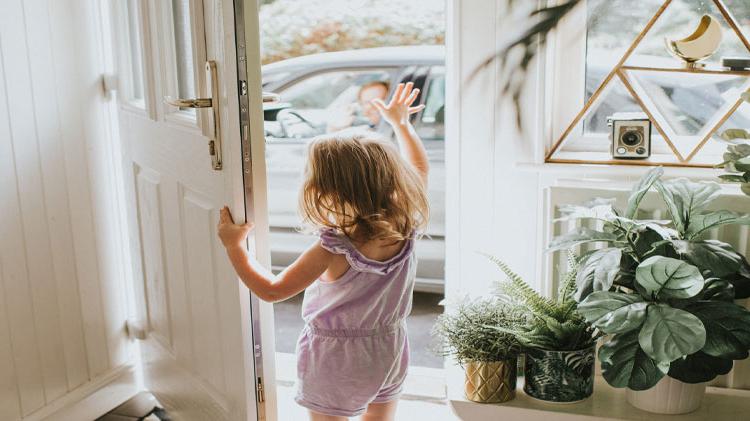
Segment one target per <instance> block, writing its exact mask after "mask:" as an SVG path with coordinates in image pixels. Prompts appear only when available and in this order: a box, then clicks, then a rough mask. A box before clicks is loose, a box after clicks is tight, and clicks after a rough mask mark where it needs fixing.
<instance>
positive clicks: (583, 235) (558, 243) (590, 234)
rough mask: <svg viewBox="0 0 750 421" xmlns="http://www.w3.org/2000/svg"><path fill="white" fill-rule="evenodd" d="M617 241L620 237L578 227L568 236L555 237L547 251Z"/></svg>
mask: <svg viewBox="0 0 750 421" xmlns="http://www.w3.org/2000/svg"><path fill="white" fill-rule="evenodd" d="M617 239H618V236H617V235H616V234H614V233H611V232H603V231H596V230H592V229H591V228H586V227H578V228H576V229H575V230H573V231H571V232H569V233H567V234H563V235H561V236H559V237H555V238H554V239H553V240H552V241H551V242H550V244H549V248H548V249H547V251H555V250H562V249H567V248H570V247H573V246H577V245H579V244H583V243H591V242H595V241H607V242H612V241H616V240H617Z"/></svg>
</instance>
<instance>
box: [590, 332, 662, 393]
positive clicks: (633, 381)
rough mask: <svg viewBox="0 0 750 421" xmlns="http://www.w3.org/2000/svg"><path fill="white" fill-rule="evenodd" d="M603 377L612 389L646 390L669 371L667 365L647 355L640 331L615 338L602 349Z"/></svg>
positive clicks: (600, 357) (600, 355)
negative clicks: (639, 340)
mask: <svg viewBox="0 0 750 421" xmlns="http://www.w3.org/2000/svg"><path fill="white" fill-rule="evenodd" d="M599 361H601V364H602V376H604V379H605V380H606V381H607V383H609V384H610V385H611V386H613V387H629V388H631V389H633V390H646V389H650V388H652V387H654V385H656V383H658V382H659V380H661V378H662V377H664V375H665V374H666V373H667V371H668V370H669V364H668V363H657V362H656V361H654V360H652V359H651V358H649V357H648V355H646V353H645V352H643V350H642V349H641V346H640V344H639V343H638V332H637V331H631V332H628V333H623V334H619V335H614V336H613V337H612V338H611V339H610V340H609V341H607V342H605V343H604V344H603V345H602V346H601V348H599Z"/></svg>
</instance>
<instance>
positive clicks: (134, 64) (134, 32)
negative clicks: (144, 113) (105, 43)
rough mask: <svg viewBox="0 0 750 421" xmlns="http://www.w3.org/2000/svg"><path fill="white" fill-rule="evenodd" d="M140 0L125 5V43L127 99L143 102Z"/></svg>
mask: <svg viewBox="0 0 750 421" xmlns="http://www.w3.org/2000/svg"><path fill="white" fill-rule="evenodd" d="M138 10H139V9H138V0H127V2H126V3H125V16H126V17H125V25H126V33H125V42H126V44H127V45H126V48H125V50H127V60H126V61H127V63H126V65H127V68H126V69H124V70H125V72H124V73H126V74H127V75H128V77H127V86H126V88H125V89H126V91H127V92H126V97H127V98H126V99H127V100H129V101H134V102H141V103H142V102H143V100H144V93H143V92H144V89H143V53H142V49H141V22H140V19H139V16H138Z"/></svg>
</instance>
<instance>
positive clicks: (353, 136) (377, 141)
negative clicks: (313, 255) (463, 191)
mask: <svg viewBox="0 0 750 421" xmlns="http://www.w3.org/2000/svg"><path fill="white" fill-rule="evenodd" d="M300 210H301V213H302V217H303V220H304V222H305V223H306V224H307V225H308V227H309V228H313V229H320V228H323V227H328V228H334V229H336V230H337V231H339V232H341V233H343V234H345V235H346V236H347V237H349V238H350V239H352V240H354V241H362V242H364V241H369V240H381V239H383V240H392V241H394V242H395V241H401V240H405V239H407V238H410V237H411V236H412V234H413V233H414V232H418V231H421V230H423V229H424V227H425V225H426V224H427V220H428V218H429V203H428V201H427V192H426V191H425V185H424V183H423V181H422V179H421V178H420V176H419V175H418V174H417V172H416V171H415V170H414V168H413V167H412V166H411V165H409V164H408V163H407V162H406V161H405V160H404V159H403V158H402V157H401V155H400V154H399V152H398V150H397V149H396V147H395V146H394V145H393V144H392V143H390V142H388V141H386V140H384V139H382V138H381V137H379V136H378V135H376V134H375V133H372V132H364V131H362V132H355V131H344V132H338V133H334V134H330V135H323V136H318V137H316V138H315V139H313V140H312V142H311V144H310V147H309V150H308V160H307V167H306V169H305V182H304V184H303V186H302V190H301V192H300Z"/></svg>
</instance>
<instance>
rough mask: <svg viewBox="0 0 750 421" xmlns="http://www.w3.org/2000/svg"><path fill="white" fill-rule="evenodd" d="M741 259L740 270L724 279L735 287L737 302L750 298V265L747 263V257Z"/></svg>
mask: <svg viewBox="0 0 750 421" xmlns="http://www.w3.org/2000/svg"><path fill="white" fill-rule="evenodd" d="M740 258H742V264H741V265H740V269H739V270H738V271H737V272H736V273H733V274H731V275H727V276H725V277H724V279H725V280H727V281H729V283H731V284H732V286H733V287H734V299H735V300H743V299H745V298H750V263H748V262H747V259H745V256H742V255H740Z"/></svg>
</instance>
